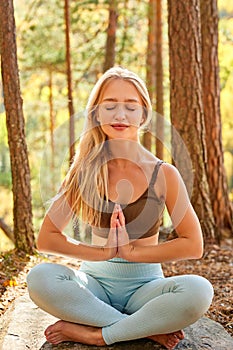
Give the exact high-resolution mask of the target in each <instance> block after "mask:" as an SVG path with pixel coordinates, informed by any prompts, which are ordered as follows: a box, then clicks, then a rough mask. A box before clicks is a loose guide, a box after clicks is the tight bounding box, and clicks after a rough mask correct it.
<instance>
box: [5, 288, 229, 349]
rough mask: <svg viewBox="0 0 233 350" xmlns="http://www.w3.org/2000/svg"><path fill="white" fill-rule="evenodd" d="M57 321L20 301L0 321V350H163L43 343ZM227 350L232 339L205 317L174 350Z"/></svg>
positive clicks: (146, 345) (141, 345)
mask: <svg viewBox="0 0 233 350" xmlns="http://www.w3.org/2000/svg"><path fill="white" fill-rule="evenodd" d="M55 321H56V318H54V317H52V316H50V315H48V314H46V313H45V312H43V311H42V310H40V309H39V308H38V307H37V306H36V305H34V304H33V303H32V302H31V300H30V299H29V297H28V295H27V294H25V295H24V296H21V297H19V298H18V299H16V300H15V302H14V304H13V306H12V308H11V309H9V310H8V311H7V312H6V313H5V314H4V315H3V316H2V317H1V319H0V322H1V328H0V349H1V350H9V349H11V350H52V349H58V350H97V349H98V350H99V349H101V350H142V349H143V350H162V349H164V347H162V346H161V345H159V344H156V343H154V342H152V341H150V340H148V339H142V340H135V341H130V342H122V343H117V344H114V345H109V346H103V347H97V346H89V345H82V344H79V343H71V342H66V343H62V344H59V345H57V346H54V345H51V344H49V343H47V342H46V341H45V338H44V335H43V332H44V329H45V328H46V327H47V326H48V325H49V324H51V323H54V322H55ZM178 349H182V350H230V349H233V338H232V337H231V336H230V335H229V334H228V333H227V332H226V331H225V330H224V328H223V327H222V326H221V325H220V324H218V323H217V322H214V321H212V320H210V319H208V318H206V317H203V318H202V319H200V320H199V321H198V322H196V323H195V324H193V325H192V326H190V327H188V328H187V329H185V339H184V340H183V341H181V342H180V343H179V344H178V346H177V347H176V350H178Z"/></svg>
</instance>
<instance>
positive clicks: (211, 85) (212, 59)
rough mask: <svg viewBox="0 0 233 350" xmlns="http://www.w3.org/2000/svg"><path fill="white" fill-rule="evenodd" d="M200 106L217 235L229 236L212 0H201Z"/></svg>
mask: <svg viewBox="0 0 233 350" xmlns="http://www.w3.org/2000/svg"><path fill="white" fill-rule="evenodd" d="M200 4H201V7H200V8H201V35H202V62H203V65H202V71H203V83H202V86H203V107H204V116H205V129H206V143H207V179H208V183H209V188H210V200H211V204H212V209H213V214H214V219H215V222H216V225H217V228H218V229H219V231H220V235H221V236H222V235H224V234H225V235H226V234H227V235H228V236H230V235H232V233H233V218H232V215H233V212H232V206H231V203H230V200H229V196H228V188H227V179H226V174H225V169H224V159H223V148H222V128H221V113H220V83H219V63H218V8H217V1H216V0H201V1H200Z"/></svg>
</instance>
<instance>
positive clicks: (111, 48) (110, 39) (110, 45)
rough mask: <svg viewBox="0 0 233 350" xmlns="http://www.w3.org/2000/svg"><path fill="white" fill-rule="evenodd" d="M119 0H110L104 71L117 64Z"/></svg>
mask: <svg viewBox="0 0 233 350" xmlns="http://www.w3.org/2000/svg"><path fill="white" fill-rule="evenodd" d="M117 2H118V1H117V0H110V2H109V20H108V29H107V40H106V49H105V61H104V67H103V71H104V72H105V71H106V70H108V69H109V68H111V67H113V66H114V64H115V50H116V30H117V19H118V11H117Z"/></svg>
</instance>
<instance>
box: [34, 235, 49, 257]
mask: <svg viewBox="0 0 233 350" xmlns="http://www.w3.org/2000/svg"><path fill="white" fill-rule="evenodd" d="M36 247H37V250H38V251H39V252H41V253H47V252H49V251H50V249H49V242H48V240H46V239H43V238H42V237H40V235H39V237H38V239H37V242H36Z"/></svg>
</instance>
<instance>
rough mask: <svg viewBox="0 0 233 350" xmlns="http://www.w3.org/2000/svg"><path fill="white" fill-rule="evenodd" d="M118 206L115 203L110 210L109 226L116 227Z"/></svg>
mask: <svg viewBox="0 0 233 350" xmlns="http://www.w3.org/2000/svg"><path fill="white" fill-rule="evenodd" d="M118 215H119V213H118V207H117V204H116V205H115V206H114V209H113V212H112V215H111V220H110V227H111V228H116V220H117V218H118Z"/></svg>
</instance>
